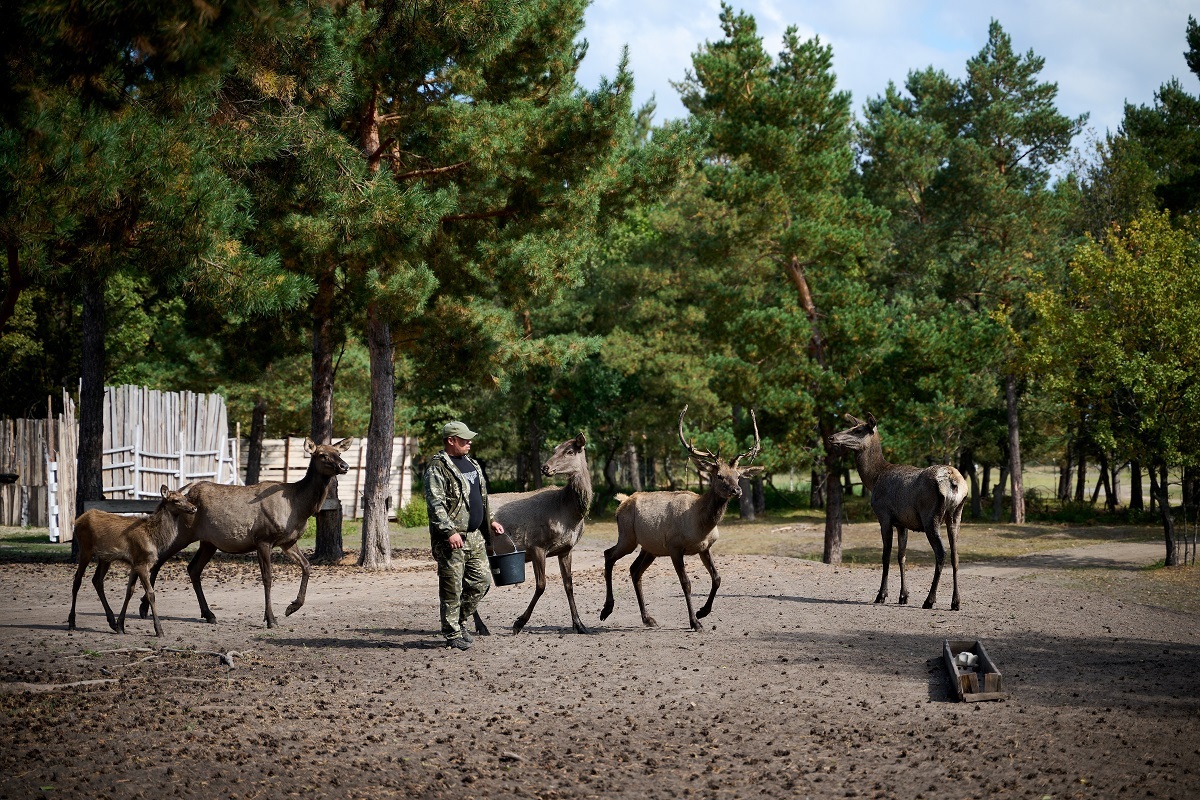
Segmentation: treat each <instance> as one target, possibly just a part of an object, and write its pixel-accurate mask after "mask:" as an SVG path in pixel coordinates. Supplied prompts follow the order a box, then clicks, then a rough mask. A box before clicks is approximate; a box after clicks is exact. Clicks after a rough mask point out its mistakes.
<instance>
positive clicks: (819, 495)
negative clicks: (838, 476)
mask: <svg viewBox="0 0 1200 800" xmlns="http://www.w3.org/2000/svg"><path fill="white" fill-rule="evenodd" d="M808 507H809V508H824V507H825V475H824V473H822V472H820V471H819V470H817V468H816V466H815V465H814V466H813V468H812V470H811V471H810V472H809V484H808Z"/></svg>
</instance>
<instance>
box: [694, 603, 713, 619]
mask: <svg viewBox="0 0 1200 800" xmlns="http://www.w3.org/2000/svg"><path fill="white" fill-rule="evenodd" d="M710 611H712V609H711V608H709V607H708V606H705V607H704V608H702V609H700V610H699V611H697V612H696V619H704V618H705V617H707V616H708V614H709V612H710Z"/></svg>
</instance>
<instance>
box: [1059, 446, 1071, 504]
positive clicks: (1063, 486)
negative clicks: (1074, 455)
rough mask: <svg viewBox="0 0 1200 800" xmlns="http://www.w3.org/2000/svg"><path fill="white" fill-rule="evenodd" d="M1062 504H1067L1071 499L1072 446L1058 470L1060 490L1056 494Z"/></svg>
mask: <svg viewBox="0 0 1200 800" xmlns="http://www.w3.org/2000/svg"><path fill="white" fill-rule="evenodd" d="M1055 495H1056V496H1057V498H1058V501H1059V502H1060V503H1065V502H1067V500H1068V499H1070V497H1071V446H1070V445H1067V452H1066V456H1065V459H1064V461H1063V463H1062V464H1061V465H1059V468H1058V489H1057V491H1056V492H1055Z"/></svg>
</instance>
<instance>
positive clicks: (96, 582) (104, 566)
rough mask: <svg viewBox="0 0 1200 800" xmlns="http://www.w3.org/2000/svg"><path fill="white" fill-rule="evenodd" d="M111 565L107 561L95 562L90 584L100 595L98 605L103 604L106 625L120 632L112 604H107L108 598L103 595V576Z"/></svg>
mask: <svg viewBox="0 0 1200 800" xmlns="http://www.w3.org/2000/svg"><path fill="white" fill-rule="evenodd" d="M111 566H112V564H111V563H109V562H108V561H98V562H96V572H95V574H94V575H92V586H95V587H96V594H98V595H100V605H102V606H104V616H105V617H107V618H108V627H110V628H112V629H113V630H114V631H116V632H117V633H121V632H122V631H121V629H120V628H118V627H117V618H116V616H115V615H114V614H113V610H112V606H110V605H109V604H108V598H107V597H105V596H104V576H105V575H107V574H108V568H109V567H111Z"/></svg>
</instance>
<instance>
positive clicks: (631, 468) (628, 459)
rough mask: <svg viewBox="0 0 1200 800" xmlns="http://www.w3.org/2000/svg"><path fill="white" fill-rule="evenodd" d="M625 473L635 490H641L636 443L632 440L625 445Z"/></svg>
mask: <svg viewBox="0 0 1200 800" xmlns="http://www.w3.org/2000/svg"><path fill="white" fill-rule="evenodd" d="M625 474H626V476H627V477H628V478H629V484H630V486H632V487H633V490H634V491H635V492H640V491H641V490H642V474H641V471H640V470H638V451H637V445H635V444H634V443H633V442H630V443H628V444H627V445H625Z"/></svg>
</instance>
